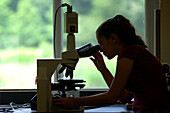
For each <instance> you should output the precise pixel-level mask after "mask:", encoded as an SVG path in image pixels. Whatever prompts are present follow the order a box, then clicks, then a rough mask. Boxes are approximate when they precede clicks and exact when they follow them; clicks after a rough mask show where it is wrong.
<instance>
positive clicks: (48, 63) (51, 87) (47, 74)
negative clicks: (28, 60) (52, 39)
mask: <svg viewBox="0 0 170 113" xmlns="http://www.w3.org/2000/svg"><path fill="white" fill-rule="evenodd" d="M62 6H67V12H66V13H65V29H64V30H65V32H66V33H68V35H67V50H66V51H65V52H62V58H51V59H37V97H36V98H37V112H58V111H59V112H62V111H67V110H64V109H60V108H58V107H57V106H56V105H55V104H54V103H53V102H52V99H53V98H56V97H58V96H60V97H61V98H66V97H76V95H77V96H79V95H78V94H76V93H77V92H76V91H77V87H78V88H80V89H81V88H83V87H84V86H85V84H83V83H84V82H85V81H84V80H83V79H73V70H75V67H76V64H77V63H78V60H79V58H83V57H89V56H91V55H93V54H95V53H97V52H98V51H99V50H100V46H99V45H95V46H92V44H91V43H88V44H86V45H84V46H82V47H80V48H78V49H75V36H74V33H78V14H77V13H76V12H72V6H70V5H68V4H62ZM54 47H55V46H54ZM54 49H55V48H54ZM59 64H61V66H62V67H61V68H60V70H59V71H58V72H57V73H63V72H64V70H66V73H65V76H66V77H70V79H62V78H59V79H58V80H57V82H54V83H51V77H52V75H53V73H54V72H55V71H56V68H57V67H58V65H59ZM52 91H57V92H60V93H58V94H52ZM68 91H72V93H70V94H69V95H68V94H67V92H68ZM56 95H57V96H56ZM83 110H84V109H83V107H80V108H77V109H74V110H73V111H83Z"/></svg>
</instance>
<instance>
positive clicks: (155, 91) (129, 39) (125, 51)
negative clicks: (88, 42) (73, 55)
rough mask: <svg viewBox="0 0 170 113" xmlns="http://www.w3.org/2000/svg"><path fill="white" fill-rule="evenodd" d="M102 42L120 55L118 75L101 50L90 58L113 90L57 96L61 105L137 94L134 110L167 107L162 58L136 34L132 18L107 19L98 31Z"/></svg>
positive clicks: (110, 53) (104, 49)
mask: <svg viewBox="0 0 170 113" xmlns="http://www.w3.org/2000/svg"><path fill="white" fill-rule="evenodd" d="M96 38H97V41H98V43H99V44H100V46H101V50H100V52H103V54H104V55H105V56H106V57H107V58H108V59H112V58H114V57H115V56H116V55H118V60H117V68H116V74H115V77H113V76H112V74H111V73H110V71H109V70H108V69H107V67H106V65H105V63H104V60H103V57H102V55H101V53H100V52H98V53H96V54H95V55H94V56H93V58H90V59H91V60H92V61H93V62H94V64H95V66H96V67H97V69H98V70H99V71H100V72H101V74H102V75H103V78H104V80H105V81H106V83H107V85H108V87H109V90H108V91H107V92H106V93H102V94H98V95H93V96H88V97H80V98H62V99H56V100H54V102H55V104H56V105H57V106H59V107H61V108H65V109H71V108H74V107H76V106H106V105H112V104H114V103H116V102H117V100H119V99H120V100H122V101H124V102H125V101H126V100H129V99H131V98H132V95H131V93H132V94H133V97H134V102H133V104H132V107H133V111H134V112H135V113H138V112H145V111H146V112H151V111H152V112H153V111H164V112H165V111H167V112H168V108H169V104H168V89H167V84H166V77H165V74H164V71H163V68H162V65H161V63H160V62H159V60H158V59H157V58H156V57H155V56H154V55H153V54H152V53H150V52H149V51H148V50H147V49H146V47H147V46H146V45H145V43H144V42H143V41H142V39H141V37H140V36H138V35H137V34H136V31H135V28H134V27H133V26H132V24H131V23H130V21H129V20H128V19H127V18H125V17H124V16H122V15H116V16H115V17H114V18H111V19H108V20H106V21H105V22H103V23H102V24H101V25H100V26H99V28H98V29H97V31H96Z"/></svg>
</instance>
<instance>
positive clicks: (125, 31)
mask: <svg viewBox="0 0 170 113" xmlns="http://www.w3.org/2000/svg"><path fill="white" fill-rule="evenodd" d="M111 33H114V34H116V35H117V36H118V38H119V39H120V41H121V42H122V43H124V44H125V45H131V44H137V45H141V46H143V47H145V48H146V47H147V46H146V45H145V43H144V41H143V40H142V38H141V37H140V36H138V35H137V34H136V31H135V28H134V26H133V25H132V24H131V23H130V21H129V20H128V19H127V18H125V17H124V16H122V15H116V16H115V17H114V18H110V19H108V20H106V21H105V22H103V23H102V24H101V25H100V26H99V27H98V29H97V30H96V35H97V36H105V37H106V38H107V39H109V38H110V34H111Z"/></svg>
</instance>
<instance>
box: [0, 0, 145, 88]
mask: <svg viewBox="0 0 170 113" xmlns="http://www.w3.org/2000/svg"><path fill="white" fill-rule="evenodd" d="M64 2H66V3H69V4H70V5H72V6H73V10H74V11H76V12H78V14H79V33H77V34H75V36H76V46H77V47H80V46H82V45H84V44H86V43H89V42H91V43H92V44H96V43H97V41H96V39H95V30H96V29H97V27H98V26H99V25H100V24H101V23H102V22H103V21H104V20H106V19H108V18H111V17H113V16H115V15H116V14H123V15H125V16H126V17H127V18H129V19H130V20H132V22H133V24H134V26H135V27H136V28H137V31H138V32H139V34H141V35H142V36H143V37H144V18H145V17H144V0H63V3H64ZM52 9H53V8H52V0H1V1H0V88H35V87H34V86H35V84H34V79H35V77H36V59H37V58H52V57H53V45H52V44H53V25H52V24H53V19H52V17H53V11H52ZM65 10H66V8H63V11H65ZM63 44H64V46H63V47H64V48H63V50H65V47H66V46H65V44H66V34H64V39H63ZM106 62H109V61H106ZM115 62H116V60H113V61H111V63H108V67H109V68H110V69H111V71H112V73H113V74H114V72H115V67H116V65H115ZM83 66H84V67H83ZM80 67H81V68H80ZM89 69H93V70H95V71H88V70H89ZM99 74H100V73H99V72H97V70H96V69H95V67H94V65H93V64H92V62H91V61H90V60H89V59H80V62H79V63H78V65H77V66H76V70H75V78H82V77H83V78H84V79H85V80H86V81H87V82H86V84H87V87H105V86H106V85H105V83H104V81H103V79H102V78H101V76H100V75H99ZM94 80H95V81H97V82H94Z"/></svg>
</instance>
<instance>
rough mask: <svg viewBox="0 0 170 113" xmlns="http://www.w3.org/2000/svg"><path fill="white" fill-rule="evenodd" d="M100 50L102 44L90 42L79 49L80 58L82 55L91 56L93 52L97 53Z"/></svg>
mask: <svg viewBox="0 0 170 113" xmlns="http://www.w3.org/2000/svg"><path fill="white" fill-rule="evenodd" d="M99 50H100V45H98V44H97V45H94V46H92V44H91V43H88V44H86V45H84V46H82V47H80V48H78V49H77V52H78V55H79V57H80V58H82V57H89V56H92V55H93V54H95V53H97V52H98V51H99Z"/></svg>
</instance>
